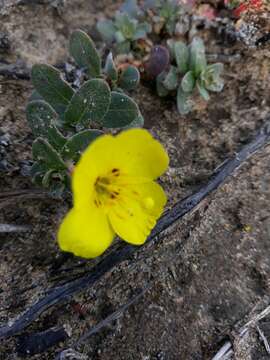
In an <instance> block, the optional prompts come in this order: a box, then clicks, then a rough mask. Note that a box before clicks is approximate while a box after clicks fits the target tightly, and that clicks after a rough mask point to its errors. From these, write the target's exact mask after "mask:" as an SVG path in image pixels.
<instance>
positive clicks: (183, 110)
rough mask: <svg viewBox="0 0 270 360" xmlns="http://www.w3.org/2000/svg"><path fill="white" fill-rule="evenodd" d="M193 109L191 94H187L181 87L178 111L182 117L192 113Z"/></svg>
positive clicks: (178, 93)
mask: <svg viewBox="0 0 270 360" xmlns="http://www.w3.org/2000/svg"><path fill="white" fill-rule="evenodd" d="M191 108H192V103H191V100H190V94H188V93H185V92H184V91H183V90H182V86H181V85H180V86H179V88H178V91H177V109H178V111H179V113H180V114H181V115H185V114H188V113H189V112H190V111H191Z"/></svg>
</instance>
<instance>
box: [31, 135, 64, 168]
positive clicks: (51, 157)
mask: <svg viewBox="0 0 270 360" xmlns="http://www.w3.org/2000/svg"><path fill="white" fill-rule="evenodd" d="M32 153H33V158H34V160H36V161H38V162H40V163H41V164H44V165H45V166H46V168H47V170H51V169H55V170H64V169H66V165H65V163H64V161H63V160H62V158H61V156H60V155H59V154H58V152H57V151H56V150H55V149H54V148H53V147H52V146H51V145H50V144H49V143H48V142H47V141H46V140H44V139H42V138H37V139H36V140H35V141H34V142H33V146H32Z"/></svg>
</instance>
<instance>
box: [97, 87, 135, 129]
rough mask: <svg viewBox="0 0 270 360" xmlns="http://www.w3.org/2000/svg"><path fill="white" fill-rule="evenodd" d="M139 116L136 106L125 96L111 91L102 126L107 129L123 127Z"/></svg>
mask: <svg viewBox="0 0 270 360" xmlns="http://www.w3.org/2000/svg"><path fill="white" fill-rule="evenodd" d="M138 116H139V109H138V106H137V104H136V103H135V102H134V101H133V100H132V99H131V98H130V97H129V96H127V95H125V94H123V93H118V92H115V91H112V99H111V104H110V107H109V110H108V112H107V114H106V115H105V116H104V118H103V119H102V125H103V126H106V127H108V128H120V127H125V126H127V125H129V124H131V123H132V121H134V120H135V119H136V118H137V117H138Z"/></svg>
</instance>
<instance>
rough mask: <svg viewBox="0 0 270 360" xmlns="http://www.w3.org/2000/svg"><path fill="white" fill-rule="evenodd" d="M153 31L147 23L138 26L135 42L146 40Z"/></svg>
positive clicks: (134, 37)
mask: <svg viewBox="0 0 270 360" xmlns="http://www.w3.org/2000/svg"><path fill="white" fill-rule="evenodd" d="M151 30H152V29H151V25H150V24H148V23H146V22H145V23H141V24H138V25H137V27H136V31H135V34H134V36H133V40H139V39H145V38H146V36H147V34H148V33H150V32H151Z"/></svg>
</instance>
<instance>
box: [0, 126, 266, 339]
mask: <svg viewBox="0 0 270 360" xmlns="http://www.w3.org/2000/svg"><path fill="white" fill-rule="evenodd" d="M269 142H270V125H269V123H267V124H266V125H265V126H263V127H262V128H261V130H260V131H259V132H258V133H257V134H256V136H255V138H254V139H253V140H252V141H251V142H249V143H248V144H247V145H245V146H244V147H243V148H242V150H241V151H239V153H236V154H235V155H234V156H233V157H232V158H231V159H229V160H227V161H226V162H225V163H223V164H222V165H221V166H220V167H219V168H218V169H217V170H216V171H215V172H214V173H213V175H212V177H211V178H210V180H209V182H208V183H207V184H206V185H204V186H202V187H201V188H200V189H199V190H198V191H197V192H195V193H194V194H193V195H191V196H188V197H187V198H185V199H183V200H181V201H179V202H178V203H177V204H176V205H175V206H174V207H173V208H172V209H171V210H169V211H167V212H166V213H165V214H164V215H163V216H162V217H161V219H160V220H159V222H158V223H157V225H156V227H155V228H154V229H153V231H152V233H151V234H150V236H149V238H148V242H150V241H154V240H155V239H156V237H157V235H159V234H161V232H162V231H164V230H165V229H167V228H168V227H169V226H171V225H172V224H173V223H175V222H176V221H177V220H178V219H180V218H182V217H183V216H184V215H186V214H187V213H189V212H191V211H192V210H193V209H194V208H195V207H196V206H197V205H198V204H199V203H200V202H201V201H202V200H203V199H205V198H206V197H207V196H208V195H209V194H211V193H212V192H213V191H214V190H216V189H217V188H218V187H219V186H221V185H222V184H223V183H224V182H225V180H226V179H227V178H228V177H229V176H231V175H232V174H233V173H234V172H235V170H236V169H238V168H239V167H240V166H241V165H242V164H243V163H244V162H245V161H246V160H247V159H248V158H249V157H250V156H252V155H254V154H255V153H256V152H257V151H258V150H259V149H261V148H262V147H263V146H265V145H266V144H268V143H269ZM142 249H143V246H142V247H136V246H131V245H124V246H123V247H122V248H121V249H120V250H118V251H115V252H113V253H111V254H109V255H108V256H107V257H105V258H104V259H103V260H101V261H100V262H99V263H98V264H97V265H96V266H95V267H94V268H93V269H92V270H91V273H90V274H88V275H85V276H82V277H81V278H80V279H77V280H74V281H71V282H69V283H67V284H64V285H62V286H59V287H55V288H51V289H50V290H49V291H48V293H47V294H46V295H45V296H44V297H43V298H42V299H41V300H39V301H38V302H36V303H35V304H34V305H32V306H31V307H30V308H29V309H28V310H26V312H25V313H24V314H23V315H21V316H20V317H19V318H18V319H16V320H15V321H14V322H13V323H12V324H11V325H5V326H3V327H1V328H0V338H6V337H8V336H13V335H15V334H17V333H19V332H20V331H22V330H23V329H24V328H26V327H27V326H28V325H29V324H31V323H32V322H33V321H34V320H36V319H37V318H38V317H39V315H40V314H41V313H43V312H44V311H45V310H47V309H48V308H50V307H52V306H53V305H56V304H59V303H61V302H64V301H68V300H69V299H70V298H71V296H73V295H75V294H77V293H79V292H81V291H83V290H84V289H86V288H89V287H91V286H92V285H93V284H94V283H95V282H96V281H98V280H99V279H100V278H101V277H102V276H104V275H105V274H106V273H107V272H109V271H111V270H112V269H113V268H114V267H115V266H116V265H118V264H120V263H121V262H122V261H124V260H127V259H129V258H130V257H131V255H132V254H134V253H135V252H136V251H138V250H140V251H142Z"/></svg>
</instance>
